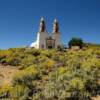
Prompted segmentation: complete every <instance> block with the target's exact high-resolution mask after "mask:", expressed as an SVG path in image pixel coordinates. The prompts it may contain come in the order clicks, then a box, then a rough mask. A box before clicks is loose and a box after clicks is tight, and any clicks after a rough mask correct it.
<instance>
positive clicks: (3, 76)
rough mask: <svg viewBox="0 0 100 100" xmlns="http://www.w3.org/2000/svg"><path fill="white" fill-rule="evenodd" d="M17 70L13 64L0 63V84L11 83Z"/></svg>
mask: <svg viewBox="0 0 100 100" xmlns="http://www.w3.org/2000/svg"><path fill="white" fill-rule="evenodd" d="M17 71H18V69H17V67H15V66H3V65H0V85H2V84H3V83H5V82H6V83H8V84H11V81H12V78H13V76H14V74H15V73H16V72H17Z"/></svg>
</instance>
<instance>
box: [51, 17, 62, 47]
mask: <svg viewBox="0 0 100 100" xmlns="http://www.w3.org/2000/svg"><path fill="white" fill-rule="evenodd" d="M52 38H53V39H54V40H55V48H58V47H59V46H60V45H61V44H60V32H59V23H58V21H57V19H55V20H54V22H53V31H52Z"/></svg>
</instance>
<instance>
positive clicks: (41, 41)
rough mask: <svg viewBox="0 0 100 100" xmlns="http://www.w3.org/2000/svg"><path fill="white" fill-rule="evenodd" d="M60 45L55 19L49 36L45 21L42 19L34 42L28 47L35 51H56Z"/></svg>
mask: <svg viewBox="0 0 100 100" xmlns="http://www.w3.org/2000/svg"><path fill="white" fill-rule="evenodd" d="M60 45H61V42H60V32H59V25H58V21H57V19H55V20H54V22H53V30H52V33H51V34H49V33H48V32H47V31H46V25H45V20H44V18H43V17H42V18H41V20H40V25H39V31H38V32H37V37H36V41H35V42H33V43H32V44H31V45H30V47H34V48H36V49H52V48H55V49H57V48H58V47H59V46H60Z"/></svg>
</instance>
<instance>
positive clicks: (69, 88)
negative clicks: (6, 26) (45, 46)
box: [0, 47, 100, 100]
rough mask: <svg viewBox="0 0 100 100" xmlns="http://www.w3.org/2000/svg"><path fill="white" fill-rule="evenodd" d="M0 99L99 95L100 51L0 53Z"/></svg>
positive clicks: (78, 99)
mask: <svg viewBox="0 0 100 100" xmlns="http://www.w3.org/2000/svg"><path fill="white" fill-rule="evenodd" d="M0 64H1V65H0V81H1V82H0V83H1V84H0V85H1V86H0V98H2V99H3V100H4V99H7V100H90V98H94V100H95V97H94V96H98V97H96V100H99V95H100V48H99V47H98V48H94V47H87V48H85V49H80V50H71V49H67V50H60V51H59V50H36V49H34V48H11V49H8V50H1V51H0Z"/></svg>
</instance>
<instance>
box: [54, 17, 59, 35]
mask: <svg viewBox="0 0 100 100" xmlns="http://www.w3.org/2000/svg"><path fill="white" fill-rule="evenodd" d="M58 32H59V24H58V21H57V19H54V22H53V33H58Z"/></svg>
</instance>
